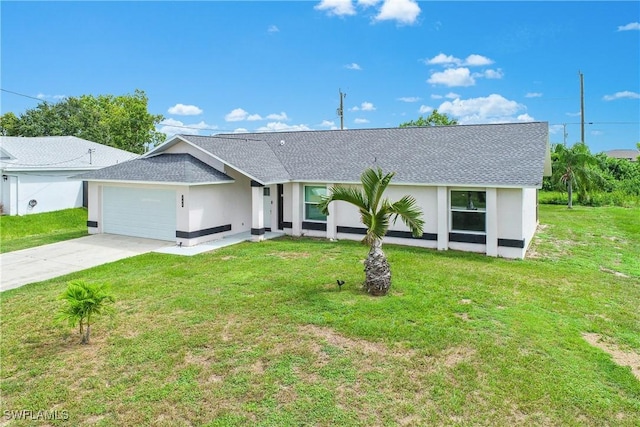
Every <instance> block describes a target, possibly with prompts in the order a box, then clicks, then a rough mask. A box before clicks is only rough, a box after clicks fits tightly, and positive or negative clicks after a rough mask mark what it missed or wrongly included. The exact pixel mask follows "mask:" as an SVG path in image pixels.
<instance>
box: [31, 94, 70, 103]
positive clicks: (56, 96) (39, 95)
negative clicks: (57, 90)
mask: <svg viewBox="0 0 640 427" xmlns="http://www.w3.org/2000/svg"><path fill="white" fill-rule="evenodd" d="M66 97H67V96H66V95H45V94H44V93H38V94H37V95H36V98H38V99H42V100H45V99H48V98H51V99H55V100H57V101H59V100H61V99H65V98H66Z"/></svg>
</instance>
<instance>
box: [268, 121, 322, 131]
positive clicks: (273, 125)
mask: <svg viewBox="0 0 640 427" xmlns="http://www.w3.org/2000/svg"><path fill="white" fill-rule="evenodd" d="M297 130H311V129H310V128H309V127H307V125H288V124H286V123H282V122H270V123H267V125H266V126H262V127H259V128H258V129H256V131H257V132H288V131H297Z"/></svg>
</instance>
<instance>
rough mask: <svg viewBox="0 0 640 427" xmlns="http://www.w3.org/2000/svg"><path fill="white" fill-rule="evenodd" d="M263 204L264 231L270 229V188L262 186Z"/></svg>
mask: <svg viewBox="0 0 640 427" xmlns="http://www.w3.org/2000/svg"><path fill="white" fill-rule="evenodd" d="M263 195H264V200H263V206H264V228H265V230H266V231H271V207H272V202H271V188H269V187H264V188H263Z"/></svg>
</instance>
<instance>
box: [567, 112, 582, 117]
mask: <svg viewBox="0 0 640 427" xmlns="http://www.w3.org/2000/svg"><path fill="white" fill-rule="evenodd" d="M566 115H567V116H569V117H578V116H579V115H580V111H578V112H577V113H566Z"/></svg>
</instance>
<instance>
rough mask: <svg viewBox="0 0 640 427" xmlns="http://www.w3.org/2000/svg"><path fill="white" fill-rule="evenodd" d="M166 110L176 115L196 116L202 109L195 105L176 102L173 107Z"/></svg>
mask: <svg viewBox="0 0 640 427" xmlns="http://www.w3.org/2000/svg"><path fill="white" fill-rule="evenodd" d="M168 112H169V114H175V115H176V116H197V115H198V114H202V109H201V108H198V107H196V106H195V105H185V104H176V105H174V106H173V107H169V110H168Z"/></svg>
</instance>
